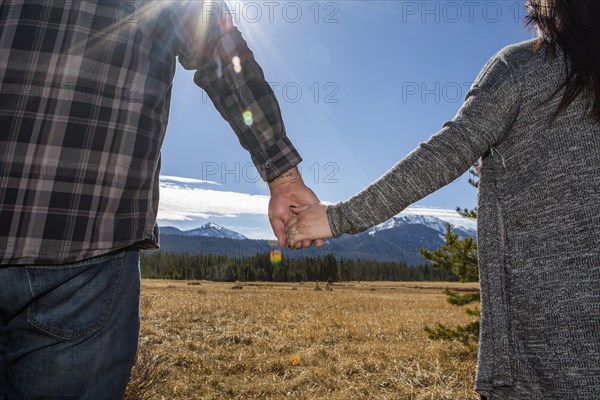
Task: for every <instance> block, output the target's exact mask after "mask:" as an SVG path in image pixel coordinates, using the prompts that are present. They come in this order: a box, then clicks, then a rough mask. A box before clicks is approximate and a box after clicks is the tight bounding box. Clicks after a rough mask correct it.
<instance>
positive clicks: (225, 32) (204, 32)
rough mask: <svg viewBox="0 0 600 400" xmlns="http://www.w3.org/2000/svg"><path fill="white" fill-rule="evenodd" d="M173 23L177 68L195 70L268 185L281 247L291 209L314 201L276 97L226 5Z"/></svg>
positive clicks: (193, 10) (193, 9)
mask: <svg viewBox="0 0 600 400" xmlns="http://www.w3.org/2000/svg"><path fill="white" fill-rule="evenodd" d="M172 20H173V23H174V24H175V27H176V31H177V40H176V45H177V47H178V48H177V54H178V56H179V62H180V63H181V65H182V66H183V67H184V68H186V69H195V70H196V73H195V74H194V82H195V83H196V84H197V85H198V86H200V87H201V88H202V89H204V90H205V91H206V93H207V94H208V95H209V97H210V98H211V100H212V102H213V104H214V105H215V107H216V108H217V110H218V111H219V112H220V113H221V116H222V117H223V118H224V119H225V120H226V121H227V122H229V124H230V126H231V128H232V129H233V131H234V132H235V134H236V135H237V137H238V139H239V141H240V144H241V145H242V147H244V148H245V149H246V150H248V152H249V153H250V156H251V157H252V161H253V162H254V165H255V166H256V168H257V170H258V172H259V174H260V176H261V177H262V179H263V180H265V181H267V182H268V183H269V189H270V191H271V201H270V203H269V220H270V222H271V225H272V227H273V231H274V232H275V235H276V236H277V239H278V242H279V244H280V245H282V246H283V245H285V243H286V237H285V231H284V223H285V221H287V219H288V218H290V217H291V215H292V214H291V212H290V210H289V207H290V206H293V205H300V204H313V203H316V202H318V199H317V197H316V196H315V195H314V193H313V192H312V191H311V190H310V189H309V188H308V187H306V186H305V185H304V182H303V181H302V177H301V176H300V174H299V173H298V170H297V169H296V168H295V167H296V165H298V164H299V163H300V161H302V158H301V157H300V155H299V154H298V151H297V150H296V149H295V147H294V146H293V144H292V143H291V141H290V140H289V138H288V137H287V135H286V132H285V126H284V124H283V120H282V117H281V110H280V108H279V104H278V102H277V99H276V98H275V94H274V93H273V90H272V89H271V87H270V85H269V84H268V83H267V82H266V80H265V77H264V74H263V71H262V69H261V67H260V66H259V65H258V63H257V62H256V60H255V58H254V54H253V53H252V51H251V50H250V49H249V48H248V45H247V43H246V41H245V40H244V38H243V37H242V34H241V33H240V31H239V30H238V29H237V28H236V27H235V25H234V24H233V21H232V18H231V14H230V11H229V10H228V9H227V6H226V4H225V2H196V1H194V2H183V3H179V5H178V6H176V7H175V8H174V9H173V13H172ZM310 243H311V242H310V241H306V242H305V243H303V245H305V246H309V245H310ZM317 244H321V242H320V241H319V242H318V243H317Z"/></svg>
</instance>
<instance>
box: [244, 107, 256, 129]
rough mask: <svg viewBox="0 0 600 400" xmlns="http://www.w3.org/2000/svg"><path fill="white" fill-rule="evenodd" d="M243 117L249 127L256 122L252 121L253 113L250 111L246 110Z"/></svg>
mask: <svg viewBox="0 0 600 400" xmlns="http://www.w3.org/2000/svg"><path fill="white" fill-rule="evenodd" d="M242 117H243V118H244V123H245V124H246V125H247V126H250V125H252V123H253V122H254V121H253V120H252V111H250V110H246V111H244V113H243V114H242Z"/></svg>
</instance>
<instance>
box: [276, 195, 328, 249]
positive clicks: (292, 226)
mask: <svg viewBox="0 0 600 400" xmlns="http://www.w3.org/2000/svg"><path fill="white" fill-rule="evenodd" d="M290 210H291V211H292V213H293V214H294V215H293V216H292V217H291V218H290V219H289V220H288V221H287V223H286V224H285V231H286V237H287V243H288V246H289V247H291V248H295V249H300V248H302V241H303V240H317V239H326V238H330V237H333V234H332V233H331V229H330V228H329V221H328V220H327V213H326V211H325V210H326V206H325V204H312V205H305V206H301V207H290Z"/></svg>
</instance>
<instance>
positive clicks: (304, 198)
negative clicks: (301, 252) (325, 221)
mask: <svg viewBox="0 0 600 400" xmlns="http://www.w3.org/2000/svg"><path fill="white" fill-rule="evenodd" d="M269 189H270V191H271V200H270V201H269V221H270V222H271V227H273V232H275V236H276V237H277V242H278V243H279V245H280V246H282V247H283V246H285V244H286V242H287V237H286V234H285V223H286V222H287V221H288V219H290V218H291V217H292V216H293V214H292V211H291V210H290V206H294V207H298V206H300V205H304V204H317V203H319V199H318V198H317V196H315V194H314V193H313V191H312V190H310V189H309V188H308V187H307V186H306V185H305V184H304V181H303V180H302V176H300V172H299V171H298V169H297V168H296V167H294V168H292V169H290V170H288V171H286V172H284V173H283V174H281V175H280V176H279V177H277V178H275V179H273V180H272V181H269ZM312 243H313V242H312V240H303V241H302V247H310V245H311V244H312ZM315 245H316V246H317V247H321V246H322V245H323V240H320V239H319V240H315Z"/></svg>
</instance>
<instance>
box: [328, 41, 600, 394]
mask: <svg viewBox="0 0 600 400" xmlns="http://www.w3.org/2000/svg"><path fill="white" fill-rule="evenodd" d="M533 44H534V41H532V40H531V41H527V42H523V43H519V44H516V45H512V46H509V47H507V48H505V49H503V50H502V51H500V52H499V53H498V54H496V55H495V56H494V57H493V58H492V59H491V60H490V61H489V62H488V63H487V64H486V66H485V67H484V68H483V70H482V71H481V73H480V74H479V76H478V77H477V80H476V81H475V83H474V84H473V86H472V87H471V90H470V91H469V93H468V95H467V98H466V100H465V103H464V104H463V106H462V108H461V109H460V111H459V112H458V114H457V115H456V117H455V118H454V119H453V120H452V121H449V122H447V123H446V124H444V127H443V129H442V130H441V131H439V132H438V133H436V134H435V135H433V136H432V137H431V138H429V139H428V140H427V141H425V142H423V143H421V144H420V145H419V146H418V147H417V148H416V149H415V150H414V151H412V152H411V153H410V154H409V155H407V156H406V157H405V158H404V159H402V160H401V161H400V162H399V163H398V164H396V165H395V166H394V167H393V168H392V169H391V170H390V171H388V172H387V173H386V174H385V175H384V176H382V177H381V178H380V179H379V180H377V181H376V182H374V183H373V184H371V185H370V186H369V187H367V188H366V189H364V190H363V191H362V192H360V193H359V194H357V195H356V196H354V197H352V198H351V199H349V200H348V201H344V202H341V203H338V204H335V205H333V206H329V207H328V208H327V214H328V218H329V224H330V226H331V230H332V232H333V234H334V236H339V235H341V234H343V233H357V232H360V231H363V230H365V229H366V228H368V227H370V226H372V225H375V224H378V223H380V222H383V221H385V220H387V219H389V218H390V217H392V216H394V215H396V214H397V213H399V212H400V211H402V210H403V209H404V208H406V207H407V206H409V205H410V204H412V203H414V202H415V201H417V200H419V199H421V198H423V197H425V196H427V195H428V194H430V193H432V192H434V191H435V190H437V189H439V188H441V187H442V186H444V185H446V184H448V183H450V182H452V181H453V180H455V179H456V178H457V177H459V176H461V175H462V174H463V173H464V172H466V171H467V170H468V169H469V167H470V166H471V165H472V164H473V163H474V162H475V161H476V160H477V159H479V158H480V157H481V158H482V168H481V180H480V188H479V197H478V203H479V204H478V207H479V215H478V220H477V229H478V238H477V240H478V246H479V269H480V283H481V337H480V348H479V360H478V367H477V378H476V390H477V391H478V392H479V393H481V394H483V395H485V396H487V397H488V399H489V400H500V399H502V400H505V399H510V400H517V399H518V400H525V399H526V400H568V399H578V400H579V399H600V125H598V123H596V122H594V120H593V119H592V118H591V116H589V114H587V113H586V112H585V110H586V102H585V98H584V97H583V96H580V98H579V99H578V100H576V101H575V102H574V103H573V104H571V106H570V107H569V108H568V110H567V111H566V112H564V113H562V114H560V115H559V116H558V118H557V119H556V120H555V121H554V123H551V115H552V113H553V112H554V111H555V110H556V108H557V106H558V103H559V100H560V95H559V96H556V97H555V98H554V99H552V100H550V101H546V100H548V99H549V97H550V96H551V94H552V93H553V92H554V91H555V90H556V89H557V88H558V87H559V86H560V84H561V83H562V82H563V81H564V79H565V64H564V61H563V57H562V55H561V54H560V51H559V55H558V57H554V58H552V57H546V56H545V53H544V52H543V51H540V52H535V51H534V50H533Z"/></svg>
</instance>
